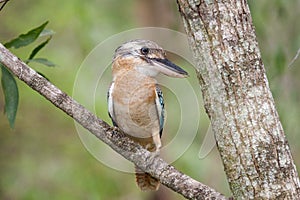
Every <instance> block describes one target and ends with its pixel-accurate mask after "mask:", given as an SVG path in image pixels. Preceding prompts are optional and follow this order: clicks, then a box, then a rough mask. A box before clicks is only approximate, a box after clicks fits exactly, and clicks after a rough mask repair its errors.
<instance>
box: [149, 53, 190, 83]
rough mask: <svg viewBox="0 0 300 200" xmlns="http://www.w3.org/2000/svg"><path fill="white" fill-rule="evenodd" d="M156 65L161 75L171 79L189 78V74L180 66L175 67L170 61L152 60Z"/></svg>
mask: <svg viewBox="0 0 300 200" xmlns="http://www.w3.org/2000/svg"><path fill="white" fill-rule="evenodd" d="M151 60H152V61H153V63H154V65H155V66H156V68H157V70H158V71H160V72H161V73H163V74H165V75H167V76H171V77H177V78H185V77H188V76H189V75H188V73H187V72H186V71H184V70H183V69H182V68H180V67H179V66H177V65H175V64H174V63H172V62H171V61H169V60H168V59H166V58H164V59H162V58H151Z"/></svg>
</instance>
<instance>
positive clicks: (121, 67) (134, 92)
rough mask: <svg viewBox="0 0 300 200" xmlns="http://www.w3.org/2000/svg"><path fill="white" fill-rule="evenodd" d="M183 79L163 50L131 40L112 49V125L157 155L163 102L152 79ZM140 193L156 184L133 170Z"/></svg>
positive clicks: (182, 74) (184, 72) (183, 75)
mask: <svg viewBox="0 0 300 200" xmlns="http://www.w3.org/2000/svg"><path fill="white" fill-rule="evenodd" d="M159 73H162V74H165V75H167V76H171V77H176V78H184V77H187V76H188V73H187V72H186V71H184V70H183V69H181V68H180V67H178V66H177V65H175V64H174V63H172V62H170V61H169V60H168V59H167V58H166V53H165V51H164V50H163V49H162V48H161V47H159V46H158V45H157V44H156V43H154V42H152V41H149V40H132V41H129V42H126V43H124V44H122V45H121V46H120V47H119V48H117V49H116V51H115V55H114V57H113V63H112V76H113V81H112V83H111V86H110V88H109V91H108V111H109V116H110V117H111V119H112V121H113V124H114V126H117V127H118V128H120V129H121V130H122V131H123V132H124V133H126V134H127V135H128V136H129V137H130V138H131V139H132V140H134V141H135V142H137V143H139V144H140V145H142V146H143V147H144V148H146V149H147V150H149V151H151V152H154V151H155V152H159V149H160V147H161V141H160V138H161V136H162V130H163V125H164V100H163V96H162V92H161V90H160V88H159V87H158V84H157V81H156V79H155V77H156V76H157V75H158V74H159ZM136 181H137V184H138V186H139V187H140V188H141V190H157V189H158V187H159V182H158V180H156V179H155V178H153V177H151V176H150V175H149V174H147V173H144V172H143V171H142V170H140V169H138V168H137V167H136Z"/></svg>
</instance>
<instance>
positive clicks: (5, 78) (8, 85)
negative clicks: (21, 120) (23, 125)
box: [0, 64, 19, 128]
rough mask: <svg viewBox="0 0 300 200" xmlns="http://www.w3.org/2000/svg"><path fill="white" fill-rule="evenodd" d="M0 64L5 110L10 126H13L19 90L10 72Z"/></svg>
mask: <svg viewBox="0 0 300 200" xmlns="http://www.w3.org/2000/svg"><path fill="white" fill-rule="evenodd" d="M0 65H1V71H2V76H1V84H2V89H3V93H4V97H5V112H6V116H7V119H8V121H9V124H10V127H11V128H13V127H14V124H15V119H16V115H17V110H18V103H19V91H18V87H17V83H16V81H15V79H14V77H13V76H12V74H11V73H10V72H9V71H8V70H7V69H6V68H5V67H4V66H2V64H0Z"/></svg>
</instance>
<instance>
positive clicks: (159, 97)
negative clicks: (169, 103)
mask: <svg viewBox="0 0 300 200" xmlns="http://www.w3.org/2000/svg"><path fill="white" fill-rule="evenodd" d="M156 107H157V114H158V117H159V128H160V131H159V135H160V137H161V136H162V132H163V128H164V122H165V103H164V97H163V93H162V91H161V89H160V88H159V86H158V85H156Z"/></svg>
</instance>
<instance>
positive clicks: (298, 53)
mask: <svg viewBox="0 0 300 200" xmlns="http://www.w3.org/2000/svg"><path fill="white" fill-rule="evenodd" d="M299 55H300V48H299V49H298V51H297V53H296V55H295V57H294V58H293V60H292V61H291V62H290V64H289V66H288V67H291V66H292V64H294V62H295V61H296V60H297V59H298V58H299Z"/></svg>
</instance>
